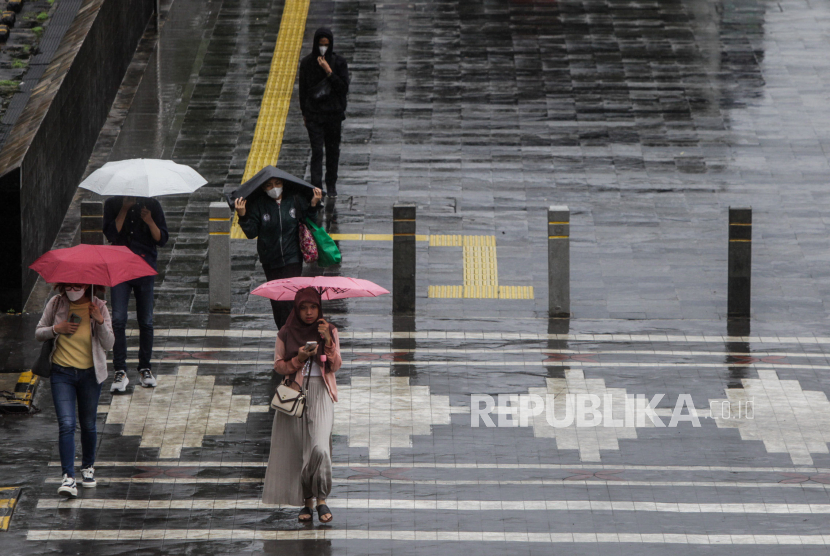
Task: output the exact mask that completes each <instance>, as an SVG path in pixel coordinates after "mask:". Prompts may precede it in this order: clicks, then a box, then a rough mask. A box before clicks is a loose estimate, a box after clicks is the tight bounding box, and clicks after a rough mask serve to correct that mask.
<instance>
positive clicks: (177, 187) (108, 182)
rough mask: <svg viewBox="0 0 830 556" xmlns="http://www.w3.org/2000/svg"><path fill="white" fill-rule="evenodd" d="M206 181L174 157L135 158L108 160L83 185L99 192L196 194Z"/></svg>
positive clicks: (135, 194)
mask: <svg viewBox="0 0 830 556" xmlns="http://www.w3.org/2000/svg"><path fill="white" fill-rule="evenodd" d="M206 183H207V180H206V179H205V178H203V177H202V176H200V175H199V173H198V172H197V171H196V170H194V169H193V168H191V167H190V166H185V165H184V164H176V163H175V162H173V161H172V160H154V159H151V158H134V159H132V160H119V161H117V162H107V163H106V164H104V166H102V167H101V168H99V169H98V170H95V171H94V172H92V174H91V175H90V176H89V177H88V178H87V179H85V180H84V181H83V182H82V183H81V185H80V187H83V188H84V189H88V190H90V191H93V192H95V193H98V194H99V195H124V196H128V197H157V196H159V195H176V194H181V193H193V192H194V191H196V190H197V189H199V188H200V187H202V186H203V185H205V184H206Z"/></svg>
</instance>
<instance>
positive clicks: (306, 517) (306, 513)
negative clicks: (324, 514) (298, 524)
mask: <svg viewBox="0 0 830 556" xmlns="http://www.w3.org/2000/svg"><path fill="white" fill-rule="evenodd" d="M297 519H298V520H299V521H311V520H312V519H314V512H312V511H311V508H309V507H308V506H303V509H302V510H300V515H299V516H297Z"/></svg>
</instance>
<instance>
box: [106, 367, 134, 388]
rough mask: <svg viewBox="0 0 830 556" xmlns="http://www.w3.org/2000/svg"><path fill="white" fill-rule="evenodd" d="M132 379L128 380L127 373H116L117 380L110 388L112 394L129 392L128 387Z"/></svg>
mask: <svg viewBox="0 0 830 556" xmlns="http://www.w3.org/2000/svg"><path fill="white" fill-rule="evenodd" d="M129 383H130V379H129V378H127V371H115V378H114V379H113V381H112V386H110V392H124V391H126V390H127V385H128V384H129Z"/></svg>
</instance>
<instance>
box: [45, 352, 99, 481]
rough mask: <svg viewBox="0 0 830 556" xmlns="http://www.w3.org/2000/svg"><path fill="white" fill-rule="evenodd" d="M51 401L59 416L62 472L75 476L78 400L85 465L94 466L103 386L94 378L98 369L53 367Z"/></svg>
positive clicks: (83, 462) (53, 365)
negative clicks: (99, 400)
mask: <svg viewBox="0 0 830 556" xmlns="http://www.w3.org/2000/svg"><path fill="white" fill-rule="evenodd" d="M50 382H51V383H52V401H53V402H54V403H55V413H57V415H58V431H59V432H58V449H59V451H60V453H61V470H62V471H63V473H65V474H67V475H69V476H70V477H74V476H75V401H76V400H77V402H78V417H79V420H80V422H81V451H82V453H83V460H82V466H83V467H89V466H90V465H94V464H95V444H96V443H97V441H98V434H97V431H96V428H95V420H96V418H97V417H98V397H99V396H100V395H101V385H100V384H98V380H97V379H96V378H95V369H94V368H90V369H76V368H74V367H61V366H60V365H56V364H54V363H53V364H52V376H51V377H50Z"/></svg>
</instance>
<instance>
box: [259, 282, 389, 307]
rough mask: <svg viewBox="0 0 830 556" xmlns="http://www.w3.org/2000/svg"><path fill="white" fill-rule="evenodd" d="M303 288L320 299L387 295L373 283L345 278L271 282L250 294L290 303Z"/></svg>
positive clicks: (384, 290) (385, 291) (386, 291)
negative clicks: (315, 291) (317, 295)
mask: <svg viewBox="0 0 830 556" xmlns="http://www.w3.org/2000/svg"><path fill="white" fill-rule="evenodd" d="M303 288H314V289H316V290H317V291H318V292H320V296H321V297H322V299H323V300H324V301H325V300H328V299H345V298H349V297H377V296H379V295H385V294H387V293H389V291H388V290H386V289H384V288H381V287H380V286H378V285H377V284H375V283H374V282H370V281H369V280H362V279H360V278H347V277H345V276H300V277H297V278H282V279H281V280H271V281H270V282H266V283H264V284H262V285H261V286H259V287H258V288H256V289H255V290H254V291H252V292H251V293H252V294H254V295H260V296H262V297H267V298H268V299H273V300H274V301H291V300H293V299H294V296H295V295H296V294H297V292H298V291H300V290H301V289H303Z"/></svg>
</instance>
